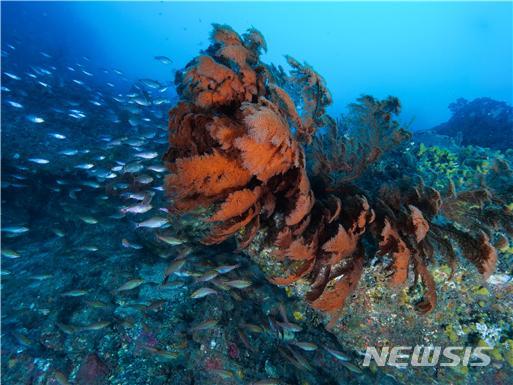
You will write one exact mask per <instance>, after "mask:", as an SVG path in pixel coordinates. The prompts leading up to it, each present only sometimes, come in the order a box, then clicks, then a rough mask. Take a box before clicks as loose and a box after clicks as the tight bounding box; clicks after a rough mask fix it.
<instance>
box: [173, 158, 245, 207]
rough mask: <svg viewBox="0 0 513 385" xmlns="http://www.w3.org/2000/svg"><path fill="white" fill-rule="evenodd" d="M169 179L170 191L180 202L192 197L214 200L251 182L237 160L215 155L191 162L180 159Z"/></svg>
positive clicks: (190, 160) (192, 159) (186, 159)
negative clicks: (204, 197)
mask: <svg viewBox="0 0 513 385" xmlns="http://www.w3.org/2000/svg"><path fill="white" fill-rule="evenodd" d="M172 171H173V174H171V175H170V176H168V178H167V186H168V188H169V189H170V190H171V191H173V192H175V193H176V194H177V196H178V197H179V198H183V197H187V196H190V195H193V194H198V195H203V196H206V197H215V196H219V195H220V194H222V193H224V192H226V191H228V190H230V189H234V188H238V187H240V186H245V185H246V184H247V183H248V182H249V181H250V180H251V174H250V173H249V171H248V170H246V169H244V168H242V167H240V163H239V162H237V160H235V159H230V158H228V157H226V156H225V155H223V154H221V153H219V152H215V153H213V154H208V155H199V156H194V157H192V158H178V159H176V161H175V163H174V164H173V166H172Z"/></svg>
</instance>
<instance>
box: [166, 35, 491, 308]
mask: <svg viewBox="0 0 513 385" xmlns="http://www.w3.org/2000/svg"><path fill="white" fill-rule="evenodd" d="M263 50H266V43H265V40H264V38H263V36H262V35H261V34H260V33H259V32H258V31H257V30H255V29H251V30H249V31H248V32H247V33H245V34H244V35H242V36H240V35H239V34H237V33H236V32H235V31H234V30H232V29H231V28H230V27H228V26H221V25H214V31H213V33H212V35H211V45H210V47H209V48H208V49H207V50H205V51H204V52H203V53H202V55H200V56H199V57H197V58H196V59H194V60H193V61H192V62H190V63H189V64H188V65H187V67H186V68H185V70H184V71H183V72H179V73H178V74H177V79H176V82H177V90H178V93H179V95H180V97H181V101H180V102H179V103H178V105H177V106H176V107H175V108H173V109H172V110H171V112H170V114H169V143H170V146H169V150H168V151H167V153H166V154H165V156H164V160H165V161H166V163H167V164H168V166H169V169H170V175H169V176H168V177H167V180H166V189H167V191H168V193H169V194H170V197H171V199H172V206H173V209H174V210H175V212H176V211H177V212H186V211H191V210H196V209H197V208H199V207H202V208H203V209H204V210H203V214H202V215H203V217H204V218H203V219H204V220H205V221H206V222H208V223H210V233H209V234H208V235H207V236H206V237H205V239H204V242H205V243H207V244H214V243H220V242H223V241H225V240H227V239H228V238H230V237H235V238H237V239H238V241H239V247H241V248H245V247H248V246H249V245H250V244H251V243H252V242H253V241H254V239H255V237H256V236H257V234H259V231H260V230H262V231H261V233H263V234H265V242H267V243H268V244H269V245H272V247H273V249H274V252H273V254H272V256H271V258H273V261H274V262H276V263H280V264H282V267H283V271H286V272H287V275H285V276H274V277H269V279H270V280H271V281H272V282H274V283H276V284H278V285H288V284H291V283H293V282H295V281H297V280H299V279H303V280H305V281H306V282H308V285H309V288H310V289H309V292H308V293H307V294H306V299H307V300H308V301H309V302H310V304H311V306H312V307H314V308H316V309H318V310H320V311H323V312H326V313H328V314H333V315H335V314H337V312H339V311H340V309H341V308H342V307H343V306H344V303H345V301H346V299H347V297H348V295H349V294H350V293H351V292H353V290H354V289H355V287H356V286H357V284H358V282H359V280H360V278H361V275H362V273H363V271H364V266H365V263H366V262H367V261H368V260H369V259H370V258H372V257H374V256H375V255H378V256H381V258H384V256H387V257H389V258H390V260H391V263H390V264H388V265H387V266H386V269H387V270H388V271H389V273H390V275H389V277H390V278H389V279H390V284H391V285H392V286H398V285H402V284H405V283H406V282H407V281H408V277H409V272H410V267H412V275H415V276H416V277H419V278H420V280H421V282H423V284H424V286H425V295H424V299H423V300H422V301H421V302H420V303H419V304H417V309H418V310H419V311H420V312H422V313H426V312H428V311H430V310H431V309H432V308H433V307H434V306H435V304H436V290H435V284H434V280H433V278H432V277H431V274H430V272H429V270H428V268H427V267H426V266H427V263H428V260H429V259H431V258H432V256H433V254H434V253H435V251H436V250H439V251H443V250H446V249H447V248H451V244H450V243H449V244H448V242H447V240H446V238H445V237H444V236H443V235H442V232H443V230H444V228H443V227H442V226H439V225H434V224H433V223H432V219H433V217H434V216H435V215H437V214H438V213H440V212H441V210H442V202H441V196H440V194H439V193H438V192H437V191H436V190H434V189H431V188H429V187H425V186H422V185H421V184H420V185H417V186H410V187H409V188H406V189H405V188H403V187H401V188H400V187H397V186H383V187H382V189H381V190H380V193H379V196H367V195H366V194H365V193H364V192H363V191H361V190H359V189H357V188H356V187H355V186H354V185H351V184H349V182H350V181H351V180H354V179H356V178H358V176H359V175H361V173H362V171H363V170H364V168H365V167H366V166H368V165H369V164H371V163H373V162H375V161H376V160H377V159H378V158H379V157H380V156H381V154H382V153H383V152H384V151H385V150H386V149H387V148H388V147H390V146H392V145H394V144H395V143H400V142H401V141H402V140H404V139H405V138H407V137H408V136H407V134H406V133H405V130H403V129H401V128H400V127H399V125H398V124H397V122H395V121H394V120H393V119H392V117H393V116H394V114H397V113H398V112H399V109H400V106H399V102H398V101H397V99H395V98H389V99H387V100H385V101H376V100H375V99H373V98H371V97H364V98H362V99H360V104H355V105H354V106H353V108H355V109H357V112H358V113H359V114H360V115H362V116H364V117H371V119H373V121H372V122H370V123H369V125H371V126H372V125H373V126H372V127H374V126H375V127H377V128H376V129H377V130H380V131H379V135H373V136H370V135H369V140H368V141H362V142H361V143H360V144H358V145H356V144H355V143H352V142H351V143H350V142H347V141H346V139H345V138H343V137H340V136H338V137H337V134H336V132H335V131H336V128H335V130H334V127H336V123H335V120H334V119H332V118H331V117H330V116H329V115H327V114H326V107H327V106H328V105H329V104H330V103H331V96H330V94H329V92H328V90H327V88H326V85H325V82H324V80H323V79H322V77H321V76H320V75H319V74H317V73H316V72H315V71H314V70H313V69H312V68H311V67H310V66H308V65H306V64H301V63H299V62H298V61H296V60H294V59H292V58H290V57H287V61H288V63H289V64H290V66H291V67H292V71H291V74H290V75H287V74H285V73H284V71H283V70H282V69H281V68H276V67H274V66H268V65H265V64H263V63H262V62H261V61H260V59H259V56H260V53H261V51H263ZM321 127H326V128H327V129H328V132H332V133H333V134H332V135H331V137H330V140H332V141H336V143H335V145H334V147H333V151H332V153H330V154H325V153H323V152H322V150H321V151H317V152H315V151H314V155H313V157H314V158H315V160H316V161H317V164H316V165H315V166H314V170H317V171H318V173H319V175H321V176H324V177H323V178H320V179H321V180H323V181H324V182H323V184H322V186H320V187H319V186H317V187H316V188H313V186H312V184H311V183H312V182H311V180H312V179H311V175H309V172H310V171H308V169H307V164H306V157H305V149H306V148H307V146H309V145H310V144H311V143H312V142H314V147H316V146H318V145H319V142H318V141H317V139H316V133H317V131H318V129H320V128H321ZM384 133H388V136H386V137H385V136H383V135H384ZM380 135H382V136H383V137H381V136H380ZM316 141H317V142H316ZM332 144H333V143H332ZM380 145H382V146H380ZM309 147H311V146H309ZM324 148H326V146H324ZM309 154H310V153H309ZM333 156H337V159H335V160H333ZM330 157H331V158H330ZM333 170H341V171H342V172H344V173H345V175H346V177H344V178H342V181H343V182H344V183H331V184H330V181H329V177H327V176H326V175H327V173H328V172H331V171H333ZM323 172H324V174H323ZM314 191H315V193H314ZM456 231H460V230H457V229H456V228H454V229H452V232H453V233H454V232H456ZM473 239H474V242H475V245H474V246H475V247H473V248H472V250H465V251H464V252H463V255H465V256H467V258H468V259H469V260H471V261H472V262H473V263H474V264H475V265H476V266H477V268H478V270H479V272H480V273H481V274H483V275H484V276H485V277H486V276H488V275H489V274H490V273H491V272H492V271H493V269H494V267H495V263H496V258H497V255H496V253H495V250H494V249H493V247H492V246H491V245H490V243H489V242H488V241H489V239H488V238H487V236H486V234H479V235H478V236H477V238H473ZM364 240H365V241H364ZM372 245H374V246H372ZM437 245H439V246H437Z"/></svg>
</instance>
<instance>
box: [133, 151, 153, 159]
mask: <svg viewBox="0 0 513 385" xmlns="http://www.w3.org/2000/svg"><path fill="white" fill-rule="evenodd" d="M135 156H136V157H138V158H142V159H154V158H156V157H157V156H159V154H158V153H157V152H139V153H137V154H135Z"/></svg>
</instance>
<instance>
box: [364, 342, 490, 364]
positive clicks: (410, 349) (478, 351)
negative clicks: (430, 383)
mask: <svg viewBox="0 0 513 385" xmlns="http://www.w3.org/2000/svg"><path fill="white" fill-rule="evenodd" d="M491 349H492V348H490V347H475V348H472V347H464V346H447V347H445V348H443V347H441V346H422V345H416V346H394V347H392V348H390V347H388V346H385V347H383V348H382V349H381V352H378V349H377V348H375V347H368V348H367V350H366V352H365V358H364V360H363V366H367V367H368V366H369V365H370V363H371V361H372V360H374V361H375V362H376V365H377V366H385V365H388V366H394V367H397V368H406V367H407V366H410V365H411V366H437V365H440V366H458V365H462V366H487V365H489V364H490V357H489V356H488V355H487V354H486V353H484V351H486V350H491Z"/></svg>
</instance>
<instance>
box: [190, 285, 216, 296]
mask: <svg viewBox="0 0 513 385" xmlns="http://www.w3.org/2000/svg"><path fill="white" fill-rule="evenodd" d="M212 294H217V291H216V290H214V289H211V288H209V287H202V288H201V289H198V290H196V291H194V293H192V294H191V298H203V297H206V296H207V295H212Z"/></svg>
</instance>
